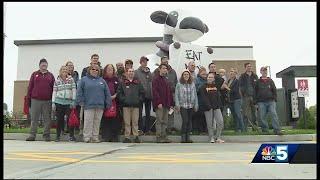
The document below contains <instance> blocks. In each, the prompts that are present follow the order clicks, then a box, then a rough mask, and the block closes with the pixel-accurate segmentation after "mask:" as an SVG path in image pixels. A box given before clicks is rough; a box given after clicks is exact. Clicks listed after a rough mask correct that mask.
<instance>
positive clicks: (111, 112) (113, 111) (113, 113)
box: [103, 100, 117, 118]
mask: <svg viewBox="0 0 320 180" xmlns="http://www.w3.org/2000/svg"><path fill="white" fill-rule="evenodd" d="M103 116H104V117H106V118H115V117H117V104H116V101H115V100H112V105H111V107H110V108H109V109H105V110H104V113H103Z"/></svg>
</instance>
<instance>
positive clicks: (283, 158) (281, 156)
mask: <svg viewBox="0 0 320 180" xmlns="http://www.w3.org/2000/svg"><path fill="white" fill-rule="evenodd" d="M261 155H262V160H266V161H270V160H271V161H275V162H288V145H276V146H275V147H274V146H266V147H264V148H263V149H262V152H261Z"/></svg>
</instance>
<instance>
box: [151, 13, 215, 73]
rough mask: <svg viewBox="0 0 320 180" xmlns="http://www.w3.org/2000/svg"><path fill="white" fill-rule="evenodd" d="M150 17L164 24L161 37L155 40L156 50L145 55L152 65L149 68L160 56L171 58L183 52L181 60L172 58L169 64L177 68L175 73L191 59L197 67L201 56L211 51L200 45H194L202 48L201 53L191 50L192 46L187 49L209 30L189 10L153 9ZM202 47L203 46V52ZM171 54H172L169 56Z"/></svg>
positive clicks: (199, 64) (156, 62) (209, 53)
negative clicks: (167, 11)
mask: <svg viewBox="0 0 320 180" xmlns="http://www.w3.org/2000/svg"><path fill="white" fill-rule="evenodd" d="M150 18H151V20H152V21H153V22H155V23H159V24H163V25H164V31H163V39H162V41H157V42H156V46H157V47H158V48H159V50H158V52H157V53H155V54H149V55H147V57H148V58H149V60H150V65H153V67H150V69H151V70H154V69H155V68H156V67H157V65H158V63H159V62H160V59H161V57H163V56H167V57H169V58H170V59H172V57H176V56H180V55H181V53H184V55H183V56H185V58H184V59H183V60H181V58H180V59H179V60H178V59H176V58H174V59H175V60H174V61H171V62H170V65H171V66H172V67H173V68H175V69H177V73H178V72H179V71H180V70H179V69H181V70H182V69H184V68H186V66H187V64H188V62H189V61H191V60H193V61H194V62H195V63H196V66H197V67H198V68H199V67H200V66H202V63H201V60H200V58H201V56H202V57H203V56H204V55H211V54H212V53H213V50H212V48H210V47H202V46H196V49H199V48H200V49H201V50H202V51H201V53H200V52H195V51H193V50H192V48H191V49H190V50H188V48H190V44H191V42H193V41H195V40H197V39H199V38H200V37H202V36H203V35H204V34H205V33H207V32H208V31H209V28H208V26H207V25H206V24H205V23H203V22H202V21H201V20H200V19H199V18H197V17H193V16H191V15H190V13H189V12H187V11H183V10H175V11H171V12H170V13H166V12H164V11H155V12H153V13H152V14H151V16H150ZM182 47H183V48H184V49H183V50H181V49H180V48H182ZM193 48H194V47H193ZM203 48H205V52H204V51H203ZM179 49H180V50H179ZM188 51H190V52H188ZM171 54H172V55H174V56H171Z"/></svg>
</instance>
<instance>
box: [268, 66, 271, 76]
mask: <svg viewBox="0 0 320 180" xmlns="http://www.w3.org/2000/svg"><path fill="white" fill-rule="evenodd" d="M268 68H269V76H270V78H271V67H270V66H268Z"/></svg>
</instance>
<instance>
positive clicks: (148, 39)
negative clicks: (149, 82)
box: [14, 37, 162, 46]
mask: <svg viewBox="0 0 320 180" xmlns="http://www.w3.org/2000/svg"><path fill="white" fill-rule="evenodd" d="M159 40H162V37H123V38H83V39H44V40H16V41H14V44H15V45H16V46H20V45H38V44H74V43H106V42H156V41H159Z"/></svg>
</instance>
